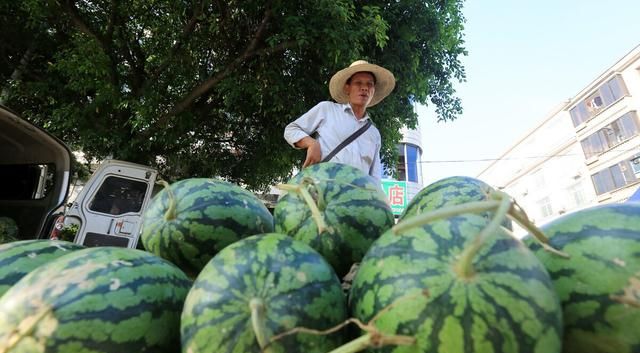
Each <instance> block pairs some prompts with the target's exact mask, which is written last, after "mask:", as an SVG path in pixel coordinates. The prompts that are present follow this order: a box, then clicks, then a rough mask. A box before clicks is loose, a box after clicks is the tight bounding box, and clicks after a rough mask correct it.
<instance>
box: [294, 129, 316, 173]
mask: <svg viewBox="0 0 640 353" xmlns="http://www.w3.org/2000/svg"><path fill="white" fill-rule="evenodd" d="M294 146H295V147H297V148H302V149H306V150H307V158H305V160H304V163H303V164H302V168H305V167H307V166H310V165H312V164H316V163H320V162H321V161H322V151H321V150H320V143H319V142H318V141H317V140H316V139H314V138H313V137H311V136H307V137H303V138H302V139H301V140H299V141H298V142H296V143H294Z"/></svg>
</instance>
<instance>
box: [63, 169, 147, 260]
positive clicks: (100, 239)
mask: <svg viewBox="0 0 640 353" xmlns="http://www.w3.org/2000/svg"><path fill="white" fill-rule="evenodd" d="M157 176H158V173H157V171H156V170H155V169H153V168H150V167H147V166H144V165H140V164H135V163H130V162H125V161H120V160H105V161H103V162H102V163H101V164H100V165H99V166H98V168H97V169H96V171H95V172H94V173H93V174H92V175H91V178H89V180H88V181H87V183H86V184H85V185H84V187H83V188H82V190H81V191H80V193H79V194H78V197H76V199H75V200H74V201H73V202H72V203H70V204H69V205H68V206H67V208H66V210H65V212H64V214H63V215H62V216H60V217H58V218H57V219H56V221H55V224H54V227H53V230H52V233H51V235H50V237H52V238H57V237H58V233H59V232H60V231H61V230H62V229H64V228H65V227H69V226H70V225H72V224H75V225H77V232H76V234H75V238H74V242H75V243H78V244H82V245H84V246H119V247H128V248H135V247H137V245H138V237H139V234H140V226H141V223H142V213H143V212H144V210H145V209H146V208H147V206H148V205H149V201H150V200H151V197H152V196H153V195H154V194H155V191H154V185H155V182H156V178H157Z"/></svg>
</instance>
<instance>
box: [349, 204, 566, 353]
mask: <svg viewBox="0 0 640 353" xmlns="http://www.w3.org/2000/svg"><path fill="white" fill-rule="evenodd" d="M417 217H420V216H417ZM501 221H502V220H501V219H498V220H497V222H492V224H493V225H494V226H493V228H492V229H493V230H488V229H489V228H487V227H488V223H489V221H487V219H486V218H485V217H483V216H481V215H476V214H468V213H466V214H459V215H455V216H452V217H448V218H443V219H436V220H433V221H432V222H431V223H427V224H422V225H421V226H413V227H408V228H407V227H404V228H406V229H405V230H401V228H400V227H401V225H402V221H401V222H399V224H398V226H397V228H394V229H393V230H391V231H388V232H386V233H385V234H383V235H382V236H381V237H380V238H379V239H378V240H376V242H375V243H374V244H373V245H372V246H371V248H370V249H369V251H368V252H367V254H366V255H365V257H364V259H363V260H362V263H361V265H360V268H359V270H358V272H357V274H356V276H355V278H354V281H353V284H352V287H351V292H350V294H349V295H350V297H349V300H350V308H351V314H352V316H354V317H355V318H357V319H359V320H360V321H362V322H364V323H369V324H370V325H372V326H373V327H375V328H376V329H377V330H379V333H381V334H383V335H399V336H401V337H413V338H414V339H415V341H414V342H413V344H411V345H409V346H405V345H396V344H393V340H391V341H389V342H387V344H388V345H385V346H384V347H383V348H382V349H381V350H380V351H382V352H396V353H400V352H422V353H427V352H428V353H436V352H449V353H453V352H474V353H489V352H491V353H507V352H508V353H515V352H531V353H534V352H535V353H554V352H560V349H561V336H562V317H561V310H560V304H559V300H558V298H557V296H556V294H555V292H554V289H553V284H552V282H551V279H550V277H549V274H548V273H547V271H546V270H545V268H544V267H543V266H542V264H541V263H540V261H538V259H537V258H536V257H535V256H534V255H533V253H532V252H531V251H530V250H529V249H528V248H527V247H526V246H525V245H524V244H523V243H522V242H520V241H519V240H517V239H515V238H513V237H512V236H510V235H509V234H507V232H506V231H505V230H504V229H503V228H502V227H499V223H500V222H501ZM480 234H482V235H480ZM363 337H365V336H363ZM383 341H384V340H383ZM380 343H381V342H378V344H380Z"/></svg>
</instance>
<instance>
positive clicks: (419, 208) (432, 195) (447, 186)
mask: <svg viewBox="0 0 640 353" xmlns="http://www.w3.org/2000/svg"><path fill="white" fill-rule="evenodd" d="M495 191H496V190H495V189H494V188H493V187H491V186H490V185H489V184H487V183H485V182H484V181H482V180H480V179H476V178H472V177H468V176H451V177H446V178H443V179H440V180H438V181H435V182H433V183H431V184H429V185H427V186H426V187H424V188H423V189H422V190H420V192H418V194H416V196H414V197H413V198H412V199H411V201H409V204H408V205H407V207H406V208H405V210H404V212H403V213H402V215H400V220H403V219H406V218H409V217H411V216H415V215H419V214H421V213H426V212H431V211H435V210H437V209H440V208H444V207H446V206H454V205H461V204H464V203H467V202H473V201H487V200H490V199H491V194H492V193H493V192H495ZM491 214H492V213H491V212H486V213H484V215H485V217H487V218H489V217H491ZM502 226H503V227H505V228H507V229H509V230H511V229H513V228H512V224H511V220H509V219H507V218H505V221H504V223H503V224H502Z"/></svg>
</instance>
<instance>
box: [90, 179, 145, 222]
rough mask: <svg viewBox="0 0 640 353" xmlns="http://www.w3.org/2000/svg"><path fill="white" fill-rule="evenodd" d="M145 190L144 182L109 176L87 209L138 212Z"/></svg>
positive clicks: (113, 212) (110, 212)
mask: <svg viewBox="0 0 640 353" xmlns="http://www.w3.org/2000/svg"><path fill="white" fill-rule="evenodd" d="M146 191H147V184H146V183H144V182H141V181H137V180H131V179H125V178H120V177H116V176H109V177H107V178H106V179H105V180H104V183H102V185H101V186H100V189H98V191H97V192H96V194H95V196H94V198H93V200H91V202H90V206H89V209H90V210H91V211H95V212H100V213H108V214H110V215H121V214H124V213H129V212H140V209H142V203H143V202H144V195H145V193H146Z"/></svg>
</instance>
